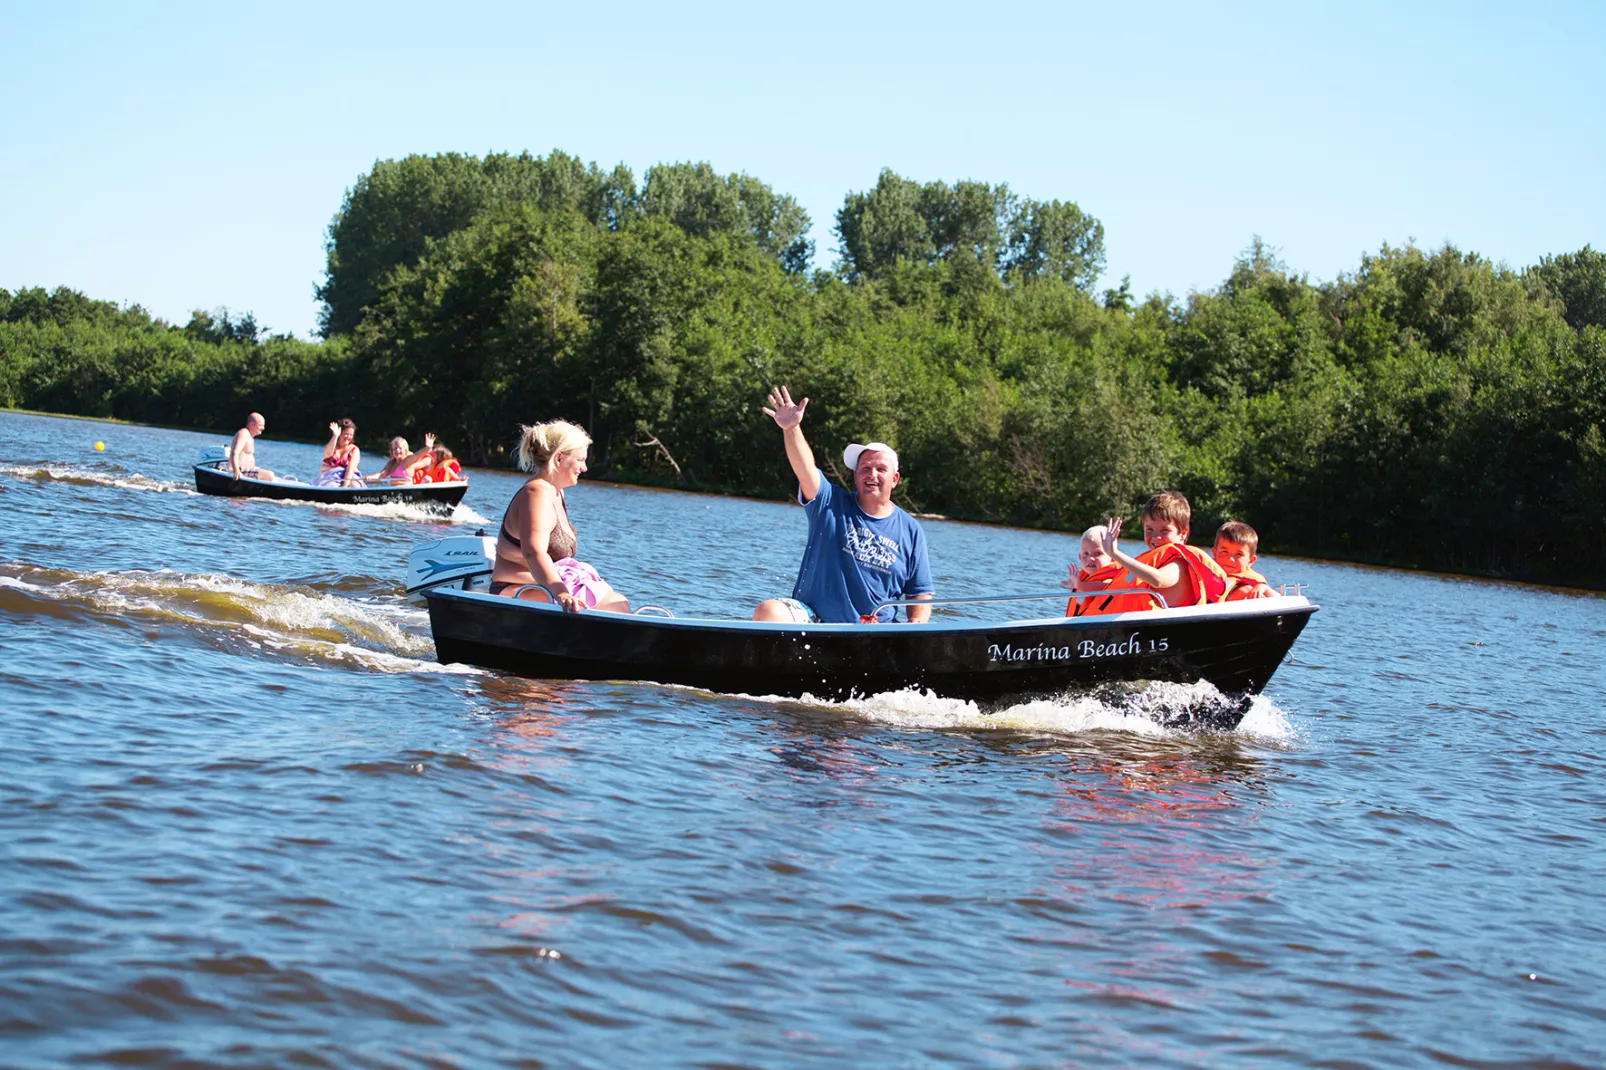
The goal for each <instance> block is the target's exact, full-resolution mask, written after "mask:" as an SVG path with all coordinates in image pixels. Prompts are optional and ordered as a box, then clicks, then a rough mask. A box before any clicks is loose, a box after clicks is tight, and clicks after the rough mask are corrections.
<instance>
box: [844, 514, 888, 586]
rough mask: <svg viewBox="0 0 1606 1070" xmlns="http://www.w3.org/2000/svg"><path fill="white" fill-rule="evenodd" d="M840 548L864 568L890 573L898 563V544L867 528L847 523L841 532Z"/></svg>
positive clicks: (850, 522)
mask: <svg viewBox="0 0 1606 1070" xmlns="http://www.w3.org/2000/svg"><path fill="white" fill-rule="evenodd" d="M842 548H843V549H844V550H846V551H847V552H848V556H850V557H852V558H853V560H855V561H857V562H858V563H859V564H861V565H863V566H864V567H865V568H871V569H875V570H876V571H877V572H885V573H891V571H892V566H893V565H895V564H897V562H898V544H897V543H896V542H894V541H893V540H891V539H889V538H887V537H886V536H885V535H879V534H877V533H876V532H874V531H871V530H870V529H869V528H867V527H864V526H862V525H859V524H855V523H853V522H852V521H849V522H848V524H847V530H846V531H845V532H843V539H842Z"/></svg>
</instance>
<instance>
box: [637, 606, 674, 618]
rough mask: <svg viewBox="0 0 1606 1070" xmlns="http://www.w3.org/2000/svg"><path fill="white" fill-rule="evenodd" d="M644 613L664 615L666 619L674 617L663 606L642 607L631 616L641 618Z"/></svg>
mask: <svg viewBox="0 0 1606 1070" xmlns="http://www.w3.org/2000/svg"><path fill="white" fill-rule="evenodd" d="M643 613H662V614H663V615H664V616H666V617H674V614H673V613H671V612H669V610H667V609H665V608H664V607H663V606H642V607H641V608H639V609H637V610H636V611H635V612H634V613H632V614H631V616H632V617H639V616H641V615H642V614H643Z"/></svg>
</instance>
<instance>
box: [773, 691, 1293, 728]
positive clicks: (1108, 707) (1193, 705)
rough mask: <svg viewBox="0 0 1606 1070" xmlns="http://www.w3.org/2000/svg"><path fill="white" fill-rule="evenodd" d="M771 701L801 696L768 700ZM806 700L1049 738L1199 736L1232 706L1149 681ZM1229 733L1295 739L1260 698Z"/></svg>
mask: <svg viewBox="0 0 1606 1070" xmlns="http://www.w3.org/2000/svg"><path fill="white" fill-rule="evenodd" d="M765 701H773V702H796V701H798V700H797V699H789V698H780V697H776V696H766V697H765ZM802 701H804V702H807V703H809V704H811V705H820V706H829V707H834V708H837V709H843V710H848V711H851V712H852V713H853V714H854V715H856V716H859V717H863V718H864V719H866V720H870V721H875V722H878V723H881V724H886V725H891V726H894V727H897V728H904V729H915V730H921V731H940V730H949V729H958V730H991V731H1011V732H1024V733H1045V734H1049V735H1076V734H1080V733H1084V732H1125V733H1129V734H1132V735H1140V736H1150V737H1161V736H1180V735H1186V734H1188V733H1191V732H1197V731H1199V727H1198V724H1197V722H1196V721H1194V720H1193V717H1194V716H1195V715H1200V714H1202V715H1203V716H1204V717H1205V718H1206V723H1208V717H1209V713H1210V711H1212V710H1215V709H1217V708H1219V707H1220V706H1221V705H1222V704H1224V703H1227V702H1229V701H1230V700H1228V699H1226V697H1225V696H1223V695H1222V694H1221V692H1219V691H1217V690H1216V688H1215V687H1213V686H1211V685H1210V684H1209V683H1206V682H1204V681H1200V682H1198V683H1193V684H1168V683H1151V684H1148V685H1146V686H1145V687H1143V688H1141V689H1135V690H1132V691H1128V692H1125V693H1122V694H1120V695H1119V696H1107V695H1096V694H1066V695H1061V696H1057V697H1054V698H1043V699H1033V700H1031V701H1028V702H1021V703H1017V704H1016V705H1013V706H1007V707H1003V708H1000V709H995V710H991V711H985V710H983V709H982V708H981V707H980V706H978V705H977V704H976V703H974V702H970V701H967V700H964V699H953V698H944V697H943V696H941V695H936V694H933V693H931V692H929V691H921V690H907V691H889V692H884V693H882V694H878V695H871V696H868V697H865V698H852V699H848V700H846V701H842V702H833V701H830V700H827V699H818V698H815V697H813V696H810V695H805V696H804V697H803V699H802ZM1231 733H1232V734H1234V735H1238V736H1245V737H1250V738H1254V739H1257V740H1262V741H1288V740H1291V739H1293V738H1295V737H1296V733H1295V731H1294V729H1293V727H1292V726H1291V725H1290V723H1289V721H1288V716H1287V714H1286V713H1284V712H1283V711H1282V710H1280V709H1278V708H1277V706H1276V705H1275V704H1273V703H1272V701H1271V700H1270V699H1268V698H1266V696H1264V695H1257V696H1256V697H1255V698H1254V699H1253V700H1252V701H1251V702H1250V705H1249V708H1248V710H1247V711H1246V712H1245V714H1244V716H1243V719H1242V720H1241V721H1240V722H1239V723H1238V725H1237V727H1236V728H1234V729H1232V730H1231Z"/></svg>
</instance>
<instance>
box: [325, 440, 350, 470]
mask: <svg viewBox="0 0 1606 1070" xmlns="http://www.w3.org/2000/svg"><path fill="white" fill-rule="evenodd" d="M355 448H356V446H355V444H353V445H350V446H347V447H346V449H345V452H341V450H340V449H339V448H336V449H335V451H334V452H333V453H331V454H330V455H329V456H327V457H325V458H324V459H323V466H324V467H325V468H344V467H346V465H348V464H350V463H351V451H352V450H353V449H355Z"/></svg>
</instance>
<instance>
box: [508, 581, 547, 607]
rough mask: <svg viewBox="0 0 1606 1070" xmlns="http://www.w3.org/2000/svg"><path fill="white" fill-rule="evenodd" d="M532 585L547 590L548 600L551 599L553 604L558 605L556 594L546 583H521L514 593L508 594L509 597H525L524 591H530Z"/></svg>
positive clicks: (540, 589)
mask: <svg viewBox="0 0 1606 1070" xmlns="http://www.w3.org/2000/svg"><path fill="white" fill-rule="evenodd" d="M531 587H534V588H535V589H536V590H538V591H545V592H546V596H547V600H548V601H550V602H551V603H552V604H553V605H557V604H558V598H557V596H556V595H554V594H553V593H552V588H550V587H548V586H547V585H546V584H544V583H522V584H520V585H519V587H518V589H517V590H515V591H514V592H513V593H512V594H510V595H508V597H509V598H523V597H524V592H525V591H528V590H529V589H530V588H531Z"/></svg>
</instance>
